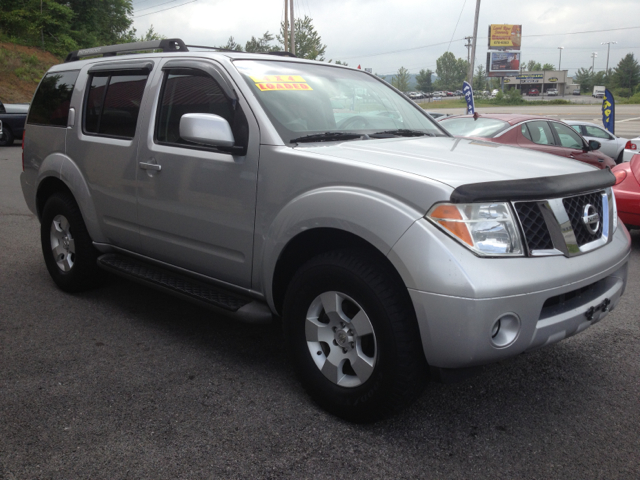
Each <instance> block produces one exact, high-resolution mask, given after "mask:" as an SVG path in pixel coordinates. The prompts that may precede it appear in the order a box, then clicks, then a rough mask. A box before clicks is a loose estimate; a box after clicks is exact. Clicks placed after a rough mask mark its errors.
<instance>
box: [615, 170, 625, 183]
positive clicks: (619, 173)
mask: <svg viewBox="0 0 640 480" xmlns="http://www.w3.org/2000/svg"><path fill="white" fill-rule="evenodd" d="M613 175H614V176H615V177H616V183H615V184H614V185H620V184H621V183H622V182H623V180H624V179H625V178H627V171H626V170H616V171H615V172H613Z"/></svg>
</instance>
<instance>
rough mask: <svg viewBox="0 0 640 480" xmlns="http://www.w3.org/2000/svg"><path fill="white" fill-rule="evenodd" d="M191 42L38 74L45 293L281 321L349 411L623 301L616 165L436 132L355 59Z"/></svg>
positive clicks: (80, 59) (393, 401)
mask: <svg viewBox="0 0 640 480" xmlns="http://www.w3.org/2000/svg"><path fill="white" fill-rule="evenodd" d="M143 49H154V50H161V51H160V52H157V51H154V52H153V53H134V54H130V55H122V53H126V52H139V51H140V50H143ZM201 50H202V49H198V48H196V51H195V52H194V51H189V49H188V47H187V46H186V45H185V44H184V42H182V41H181V40H178V39H166V40H161V41H153V42H144V43H130V44H125V45H115V46H109V47H96V48H90V49H85V50H80V51H77V52H71V53H70V54H69V55H68V56H67V59H66V61H65V63H63V64H61V65H56V66H53V67H52V68H51V69H49V71H48V72H47V73H46V74H45V77H44V79H43V80H42V81H41V82H40V84H39V86H38V89H37V91H36V93H35V96H34V99H33V103H32V106H31V109H30V112H29V116H28V120H27V125H26V130H25V136H24V141H23V145H24V151H23V155H24V163H23V172H22V174H21V176H20V182H21V185H22V189H23V193H24V198H25V201H26V203H27V205H28V207H29V209H30V210H31V211H32V212H33V213H34V214H36V215H37V217H38V219H39V221H40V240H41V246H42V252H43V256H44V263H45V265H46V268H47V270H48V272H49V275H50V276H51V278H52V280H53V282H54V283H55V284H56V285H57V286H58V287H59V288H60V289H61V290H63V291H66V292H77V291H80V290H84V289H88V288H92V287H96V286H98V285H99V284H100V281H101V279H102V277H103V273H104V271H105V270H106V271H108V272H112V273H115V274H118V275H122V276H124V277H126V278H131V279H134V280H136V281H138V282H142V283H145V284H147V285H150V286H153V287H154V288H157V289H160V290H162V291H165V292H169V293H173V294H175V295H178V296H179V297H181V298H185V299H189V300H191V301H194V302H197V303H198V304H200V305H204V306H208V307H211V308H214V309H216V311H221V312H226V314H228V315H230V316H231V317H232V318H235V319H236V320H239V321H245V322H253V323H258V322H269V321H271V320H272V317H273V316H274V315H277V316H281V317H282V324H283V329H284V332H285V341H284V344H283V347H284V348H285V349H286V350H287V351H288V353H289V354H290V357H291V365H292V366H293V367H294V368H295V369H296V370H297V373H298V376H299V378H300V381H301V382H302V384H303V385H304V387H305V388H306V390H307V391H308V392H309V393H310V395H311V396H312V397H313V398H314V399H315V400H316V401H317V402H318V403H319V404H320V405H321V406H322V407H324V408H325V409H327V410H328V411H330V412H332V413H334V414H335V415H338V416H340V417H343V418H346V419H348V420H352V421H359V422H362V421H372V420H376V419H379V418H381V417H384V416H388V415H390V414H391V413H393V412H396V411H398V409H400V408H401V407H403V406H405V405H406V404H407V403H408V402H409V401H411V400H412V399H415V398H416V397H417V396H418V394H419V392H420V391H421V389H422V387H423V386H424V383H425V380H426V378H428V377H431V378H434V379H439V380H448V379H449V380H450V379H452V378H455V377H456V376H460V375H463V374H466V373H468V372H469V369H472V370H473V369H476V368H478V367H479V366H482V365H485V364H487V363H491V362H497V361H501V360H503V359H506V358H509V357H513V356H516V355H519V354H521V353H523V352H527V351H531V350H535V349H538V348H540V347H542V346H546V345H549V344H553V343H555V342H558V341H561V340H562V339H564V338H566V337H570V336H571V335H573V334H576V333H578V332H581V331H583V330H584V329H586V328H588V327H590V326H591V325H593V324H595V323H596V322H598V321H600V320H601V319H602V318H604V317H605V316H606V315H607V314H608V312H609V311H610V310H611V309H613V308H614V307H615V306H616V304H617V303H618V301H619V299H620V297H621V295H622V293H623V291H624V290H625V285H626V279H627V268H628V258H629V255H630V246H631V239H630V236H629V234H628V232H627V230H626V229H625V228H624V226H618V225H617V223H616V222H617V218H618V217H617V213H616V209H615V202H614V201H613V193H612V189H611V187H612V185H613V184H614V182H615V177H614V176H613V174H612V173H611V172H610V171H608V170H596V169H593V168H591V167H590V166H588V165H585V164H582V163H580V162H572V161H568V160H562V159H558V158H555V157H553V156H551V155H543V154H541V153H539V152H535V151H533V150H526V149H515V148H511V147H506V146H504V147H502V146H499V145H497V144H495V143H494V144H491V143H488V142H480V141H476V140H472V139H460V138H453V137H451V136H450V135H449V134H448V133H447V132H446V131H445V130H444V129H443V128H442V127H441V126H440V125H439V124H438V123H437V122H435V121H434V120H433V119H432V118H431V117H430V116H429V115H427V114H426V113H425V112H424V110H423V109H421V108H420V107H418V106H417V105H416V104H415V103H414V102H412V101H410V100H409V99H408V98H407V97H405V96H404V95H401V94H400V93H399V92H398V91H397V90H396V89H394V88H393V87H391V86H390V85H389V84H388V83H386V82H385V81H383V80H381V79H380V78H378V77H376V76H375V75H372V74H369V73H366V72H364V71H362V70H358V69H354V68H348V67H344V66H338V65H329V64H327V63H325V62H314V61H308V60H303V59H297V58H289V57H286V56H275V55H269V54H263V55H260V54H253V53H245V52H230V51H224V52H218V51H210V50H209V51H201ZM118 54H121V55H118ZM100 55H102V56H100ZM280 55H282V53H281V54H280ZM88 57H93V58H88ZM341 96H347V97H348V99H349V101H347V102H346V103H347V104H349V105H350V107H349V109H348V110H347V109H344V108H335V107H334V106H333V104H332V98H333V99H337V98H340V97H341ZM338 103H342V102H338ZM567 128H568V127H567ZM571 131H572V132H573V130H571ZM573 134H574V135H577V134H575V132H573ZM583 212H586V213H583ZM16 241H26V240H25V239H17V240H16ZM29 268H32V267H31V265H29ZM72 301H73V299H71V298H70V297H65V302H72ZM114 301H116V300H114ZM139 302H140V303H141V305H143V304H144V302H145V299H144V298H140V299H139ZM241 354H242V352H239V353H238V355H241ZM461 369H463V370H461ZM523 375H524V373H523ZM247 381H249V380H247ZM275 407H277V406H274V408H275Z"/></svg>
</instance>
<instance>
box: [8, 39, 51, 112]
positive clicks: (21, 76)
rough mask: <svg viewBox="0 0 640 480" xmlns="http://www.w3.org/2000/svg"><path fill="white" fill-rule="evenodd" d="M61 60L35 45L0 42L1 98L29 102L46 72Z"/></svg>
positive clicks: (10, 101)
mask: <svg viewBox="0 0 640 480" xmlns="http://www.w3.org/2000/svg"><path fill="white" fill-rule="evenodd" d="M60 62H61V60H60V59H59V58H57V57H56V56H55V55H53V54H51V53H49V52H45V51H43V50H40V49H38V48H34V47H24V46H22V45H16V44H13V43H5V42H0V100H2V102H3V103H28V102H31V97H33V93H34V92H35V90H36V87H37V86H38V82H39V81H40V79H41V78H42V76H43V75H44V73H45V72H46V71H47V70H48V69H49V67H51V66H52V65H55V64H56V63H60Z"/></svg>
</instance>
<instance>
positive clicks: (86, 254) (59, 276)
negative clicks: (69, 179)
mask: <svg viewBox="0 0 640 480" xmlns="http://www.w3.org/2000/svg"><path fill="white" fill-rule="evenodd" d="M40 240H41V243H42V253H43V255H44V261H45V264H46V266H47V270H49V274H50V275H51V278H52V279H53V281H54V282H55V283H56V285H57V286H58V287H59V288H60V289H61V290H64V291H65V292H79V291H82V290H88V289H90V288H93V287H95V286H97V285H98V284H99V283H100V282H101V281H102V280H103V278H104V272H103V271H102V270H101V269H100V268H99V267H98V265H97V263H96V262H97V258H98V252H97V250H96V249H95V248H94V246H93V243H92V241H91V237H90V236H89V233H88V232H87V228H86V226H85V224H84V220H83V219H82V214H81V213H80V209H79V208H78V204H77V203H76V202H75V200H74V199H73V197H72V196H71V195H69V194H67V193H62V192H59V193H54V194H53V195H52V196H51V197H50V198H49V199H48V200H47V202H46V203H45V205H44V209H43V211H42V219H41V224H40Z"/></svg>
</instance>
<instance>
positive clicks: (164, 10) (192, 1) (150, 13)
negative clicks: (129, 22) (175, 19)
mask: <svg viewBox="0 0 640 480" xmlns="http://www.w3.org/2000/svg"><path fill="white" fill-rule="evenodd" d="M197 1H198V0H191V1H190V2H186V3H182V4H180V5H175V6H173V7H169V8H165V9H163V10H158V11H157V12H149V13H145V14H143V15H136V16H134V17H133V18H140V17H146V16H147V15H154V14H156V13H160V12H166V11H167V10H172V9H174V8H178V7H183V6H185V5H189V4H190V3H194V2H197Z"/></svg>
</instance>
